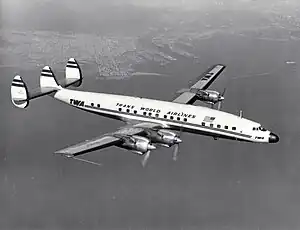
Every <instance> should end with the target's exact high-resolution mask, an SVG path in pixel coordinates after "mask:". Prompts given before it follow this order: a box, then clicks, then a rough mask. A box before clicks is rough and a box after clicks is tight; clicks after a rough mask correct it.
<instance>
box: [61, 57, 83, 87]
mask: <svg viewBox="0 0 300 230" xmlns="http://www.w3.org/2000/svg"><path fill="white" fill-rule="evenodd" d="M65 77H66V83H65V84H66V86H69V85H73V86H75V87H78V86H80V85H81V83H82V73H81V69H80V66H79V64H78V62H77V61H76V59H75V58H70V59H69V60H68V62H67V65H66V69H65Z"/></svg>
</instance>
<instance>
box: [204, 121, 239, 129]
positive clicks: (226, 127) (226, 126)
mask: <svg viewBox="0 0 300 230" xmlns="http://www.w3.org/2000/svg"><path fill="white" fill-rule="evenodd" d="M201 125H202V126H206V123H205V122H202V124H201ZM209 127H211V128H213V127H214V124H209ZM217 128H218V129H221V125H217ZM224 129H229V127H228V125H225V126H224ZM231 129H232V130H236V127H232V128H231Z"/></svg>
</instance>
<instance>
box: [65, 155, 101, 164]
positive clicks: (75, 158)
mask: <svg viewBox="0 0 300 230" xmlns="http://www.w3.org/2000/svg"><path fill="white" fill-rule="evenodd" d="M71 159H74V160H77V161H82V162H84V163H88V164H92V165H96V166H102V164H100V163H97V162H94V161H89V160H85V159H82V158H79V157H71Z"/></svg>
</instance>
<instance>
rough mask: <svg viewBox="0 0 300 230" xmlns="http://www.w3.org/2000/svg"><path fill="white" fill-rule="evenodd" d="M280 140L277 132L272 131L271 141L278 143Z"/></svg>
mask: <svg viewBox="0 0 300 230" xmlns="http://www.w3.org/2000/svg"><path fill="white" fill-rule="evenodd" d="M278 141H279V137H278V136H277V135H276V134H275V133H270V137H269V143H277V142H278Z"/></svg>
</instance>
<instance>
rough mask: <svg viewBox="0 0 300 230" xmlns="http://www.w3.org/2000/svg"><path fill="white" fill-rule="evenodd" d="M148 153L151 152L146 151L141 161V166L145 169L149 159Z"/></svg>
mask: <svg viewBox="0 0 300 230" xmlns="http://www.w3.org/2000/svg"><path fill="white" fill-rule="evenodd" d="M150 153H151V150H148V151H147V152H146V153H145V154H144V156H143V160H142V166H143V167H144V168H145V167H146V165H147V162H148V160H149V157H150Z"/></svg>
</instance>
